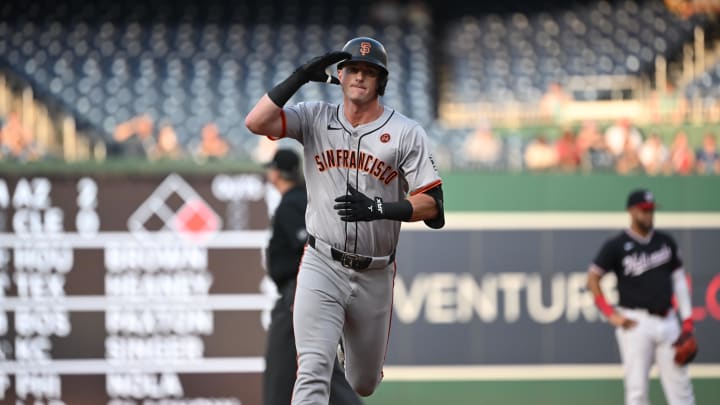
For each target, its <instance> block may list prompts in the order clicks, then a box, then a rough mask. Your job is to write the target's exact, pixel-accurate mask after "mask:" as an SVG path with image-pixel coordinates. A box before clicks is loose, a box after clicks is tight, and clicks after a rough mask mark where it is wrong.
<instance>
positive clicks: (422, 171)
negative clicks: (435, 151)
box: [400, 125, 442, 195]
mask: <svg viewBox="0 0 720 405" xmlns="http://www.w3.org/2000/svg"><path fill="white" fill-rule="evenodd" d="M400 153H401V156H400V169H401V170H402V173H403V176H404V177H405V180H406V181H407V183H408V188H409V191H410V195H414V194H418V193H422V192H423V191H426V190H429V189H431V188H433V187H436V186H438V185H440V184H441V183H442V180H441V178H440V174H439V173H438V170H437V166H436V164H435V160H434V158H433V156H432V153H431V152H430V146H429V140H428V138H427V135H426V133H425V130H424V129H422V127H421V126H420V125H415V126H413V127H412V128H411V129H410V130H409V131H408V133H407V134H406V136H405V139H403V142H402V144H401V145H400Z"/></svg>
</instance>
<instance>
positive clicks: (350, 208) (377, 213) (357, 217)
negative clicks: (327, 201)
mask: <svg viewBox="0 0 720 405" xmlns="http://www.w3.org/2000/svg"><path fill="white" fill-rule="evenodd" d="M347 187H348V193H349V194H345V195H341V196H340V197H338V198H336V199H335V202H336V203H337V204H335V206H333V208H334V209H336V210H337V213H338V215H340V220H342V221H345V222H357V221H374V220H376V219H382V218H384V217H383V200H382V198H380V197H375V199H374V200H373V199H371V198H370V197H368V196H366V195H365V194H363V193H361V192H359V191H357V190H356V189H355V188H354V187H353V186H352V185H351V184H350V183H348V185H347Z"/></svg>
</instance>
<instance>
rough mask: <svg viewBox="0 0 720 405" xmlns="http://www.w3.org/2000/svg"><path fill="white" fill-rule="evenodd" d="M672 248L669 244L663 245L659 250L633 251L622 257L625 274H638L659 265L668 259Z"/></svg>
mask: <svg viewBox="0 0 720 405" xmlns="http://www.w3.org/2000/svg"><path fill="white" fill-rule="evenodd" d="M671 257H672V250H671V249H670V247H669V246H667V245H663V246H662V247H661V248H660V249H659V250H656V251H654V252H652V253H649V254H648V253H646V252H642V253H635V254H632V255H627V256H625V257H624V258H623V261H622V266H623V271H624V272H625V275H626V276H639V275H641V274H643V273H645V272H646V271H648V270H650V269H653V268H656V267H660V266H662V265H663V264H665V263H667V262H669V261H670V259H671Z"/></svg>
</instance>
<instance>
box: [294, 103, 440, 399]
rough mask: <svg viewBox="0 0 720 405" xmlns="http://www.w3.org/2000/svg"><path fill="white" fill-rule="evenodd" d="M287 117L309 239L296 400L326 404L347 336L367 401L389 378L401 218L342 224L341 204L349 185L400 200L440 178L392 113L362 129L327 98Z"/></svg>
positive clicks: (413, 128) (418, 140)
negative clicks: (385, 370)
mask: <svg viewBox="0 0 720 405" xmlns="http://www.w3.org/2000/svg"><path fill="white" fill-rule="evenodd" d="M284 115H285V117H284V119H285V124H286V131H285V136H287V137H291V138H294V139H296V140H298V141H299V142H300V143H302V144H303V146H304V155H305V159H304V164H305V167H304V169H305V179H306V184H307V193H308V207H307V212H306V226H307V231H308V234H309V235H310V239H309V245H310V246H307V247H306V248H305V254H304V256H303V259H302V262H301V264H300V272H299V275H298V281H297V290H296V294H295V302H294V316H293V324H294V327H295V339H296V346H297V352H298V376H297V377H298V378H297V381H296V383H295V388H294V392H293V402H292V403H293V404H327V403H328V397H329V390H330V376H331V374H332V369H333V363H334V360H335V356H336V348H337V344H338V342H339V340H340V338H341V337H342V339H343V343H344V347H345V359H346V360H345V361H346V363H345V365H346V376H347V379H348V381H349V382H350V385H352V387H353V388H354V389H355V390H356V391H357V392H358V393H360V394H361V395H369V394H371V393H372V392H373V391H374V390H375V388H376V387H377V385H378V384H379V383H380V380H381V379H382V366H383V363H384V360H385V353H386V350H387V342H388V338H389V333H390V318H391V315H392V298H393V283H394V276H395V265H394V258H395V248H396V246H397V242H398V236H399V233H400V222H399V221H393V220H376V221H370V222H349V223H348V222H343V221H341V220H340V217H339V216H338V214H337V212H336V210H335V209H333V206H334V205H335V201H334V200H335V198H336V197H338V196H341V195H345V194H346V193H347V184H348V183H350V184H351V185H352V186H353V187H355V188H356V189H357V190H359V191H360V192H362V193H364V194H365V195H367V196H368V197H370V198H374V197H382V199H383V201H386V202H393V201H399V200H400V199H403V198H406V195H407V193H408V192H409V193H410V195H413V194H416V193H421V192H424V191H426V190H429V189H431V188H434V187H436V186H438V185H440V184H441V179H440V176H439V174H438V171H437V168H436V167H435V164H434V162H433V159H432V156H431V154H430V150H429V148H428V142H427V139H426V134H425V131H424V130H423V129H422V127H421V126H420V125H419V124H418V123H417V122H415V121H413V120H411V119H409V118H407V117H405V116H403V115H402V114H399V113H397V112H395V111H394V110H392V109H391V108H388V107H384V112H383V114H382V115H381V116H380V117H379V118H378V119H376V120H375V121H373V122H370V123H367V124H363V125H360V126H357V127H352V126H351V125H350V123H349V122H348V121H347V120H346V118H345V115H344V113H343V106H342V105H339V106H338V105H332V104H328V103H324V102H303V103H300V104H297V105H295V106H291V107H286V108H285V110H284ZM345 253H354V254H357V255H361V256H365V257H361V258H358V257H354V256H348V255H346V254H345ZM358 262H362V263H363V264H362V265H361V266H359V267H364V268H363V269H359V270H358V266H355V265H356V264H357V263H358ZM343 264H345V265H343ZM351 267H355V269H353V268H351Z"/></svg>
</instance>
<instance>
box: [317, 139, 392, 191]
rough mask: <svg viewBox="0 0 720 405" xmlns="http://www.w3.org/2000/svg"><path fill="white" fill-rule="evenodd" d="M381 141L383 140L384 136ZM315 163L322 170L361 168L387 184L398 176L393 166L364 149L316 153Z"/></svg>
mask: <svg viewBox="0 0 720 405" xmlns="http://www.w3.org/2000/svg"><path fill="white" fill-rule="evenodd" d="M380 141H381V142H382V137H381V139H380ZM315 163H316V164H317V168H318V170H319V171H320V172H324V171H325V170H327V169H331V168H342V169H359V170H362V171H363V172H365V173H369V174H372V175H373V176H375V178H377V179H378V180H380V181H382V182H383V183H385V184H390V182H391V181H393V179H395V178H396V177H397V176H398V172H397V170H395V169H393V167H392V166H390V165H389V164H387V163H385V162H383V161H382V160H380V159H377V158H376V157H375V156H373V155H371V154H368V153H365V152H362V151H361V152H359V153H358V152H356V151H354V150H347V149H335V150H326V151H325V152H324V153H322V154H320V155H315Z"/></svg>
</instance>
